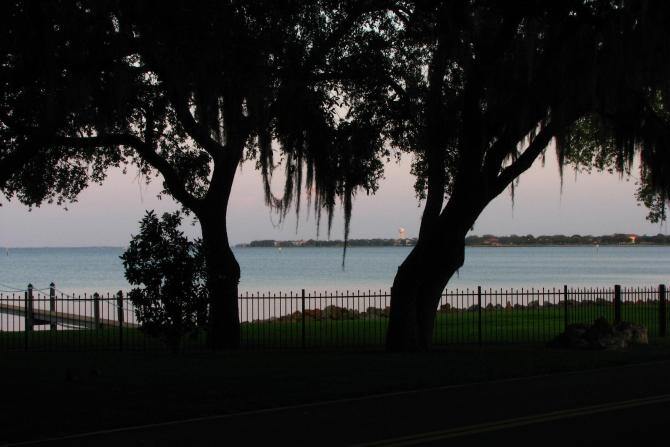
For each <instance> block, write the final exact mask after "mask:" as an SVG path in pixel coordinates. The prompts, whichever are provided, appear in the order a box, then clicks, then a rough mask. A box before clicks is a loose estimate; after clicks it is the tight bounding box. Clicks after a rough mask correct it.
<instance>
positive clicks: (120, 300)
mask: <svg viewBox="0 0 670 447" xmlns="http://www.w3.org/2000/svg"><path fill="white" fill-rule="evenodd" d="M116 312H117V314H118V320H119V351H123V292H122V291H121V290H119V292H118V293H117V294H116Z"/></svg>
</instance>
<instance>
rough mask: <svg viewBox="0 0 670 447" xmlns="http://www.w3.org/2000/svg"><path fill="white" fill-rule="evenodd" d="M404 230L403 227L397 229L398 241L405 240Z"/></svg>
mask: <svg viewBox="0 0 670 447" xmlns="http://www.w3.org/2000/svg"><path fill="white" fill-rule="evenodd" d="M406 237H407V236H405V229H404V228H403V227H400V228H398V239H401V240H405V238H406Z"/></svg>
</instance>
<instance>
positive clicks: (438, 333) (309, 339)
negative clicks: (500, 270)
mask: <svg viewBox="0 0 670 447" xmlns="http://www.w3.org/2000/svg"><path fill="white" fill-rule="evenodd" d="M613 314H614V310H613V306H612V305H611V304H610V305H607V304H593V305H579V306H570V307H569V308H568V321H569V322H570V323H578V322H579V323H589V322H593V320H595V319H596V318H598V317H605V318H607V319H609V320H610V321H611V320H612V319H613ZM622 317H623V319H624V320H625V321H630V322H634V323H639V324H644V325H645V326H646V327H647V328H648V330H649V334H650V336H652V337H654V336H656V335H658V326H659V322H658V320H659V318H658V305H657V304H655V303H644V304H628V303H627V304H624V305H623V307H622ZM480 318H481V341H482V343H484V344H490V343H543V342H547V341H549V340H550V339H552V338H554V337H555V336H556V335H558V334H559V333H560V332H561V331H562V330H563V328H564V326H565V309H564V308H563V307H561V306H553V307H535V308H532V307H525V308H518V309H510V310H506V309H484V310H482V312H481V317H480V314H479V312H477V311H476V310H475V311H452V312H442V313H438V315H437V318H436V322H435V336H434V343H435V344H436V345H438V346H445V345H453V344H477V343H478V342H479V339H480V332H479V327H480ZM387 324H388V319H387V318H384V317H374V318H360V319H323V320H315V319H310V318H307V319H306V320H305V322H304V339H303V322H302V320H301V319H300V316H299V315H298V318H297V319H293V320H291V319H275V320H261V321H255V322H247V323H242V327H241V339H242V344H243V346H245V347H247V348H252V349H267V348H273V349H274V348H302V347H306V348H318V347H326V348H327V347H379V346H383V344H384V336H385V333H386V327H387ZM120 346H122V347H123V349H125V350H141V351H146V350H164V349H166V348H165V346H164V344H163V343H162V342H161V341H160V340H158V339H156V338H153V337H149V336H146V335H145V334H144V333H143V332H142V331H140V330H138V329H124V330H123V334H122V336H120V334H119V331H118V329H100V330H66V331H53V332H52V331H33V332H31V333H29V334H26V333H24V332H2V333H0V351H16V350H30V351H49V350H55V351H75V350H85V351H91V350H109V349H112V350H115V349H119V347H120ZM204 347H205V337H204V334H202V333H201V334H198V335H197V336H196V337H194V338H190V339H186V340H185V341H184V349H186V350H201V349H203V348H204Z"/></svg>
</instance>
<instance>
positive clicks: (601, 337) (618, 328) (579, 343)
mask: <svg viewBox="0 0 670 447" xmlns="http://www.w3.org/2000/svg"><path fill="white" fill-rule="evenodd" d="M648 343H649V336H648V334H647V328H645V327H644V326H641V325H637V324H632V323H628V322H624V321H622V322H620V323H616V324H614V325H612V324H610V323H609V322H608V321H607V320H606V319H604V318H598V319H596V320H595V321H594V322H593V324H591V325H588V324H571V325H568V327H567V328H566V330H565V332H563V333H562V334H560V335H559V336H558V337H556V338H555V339H553V340H552V341H551V342H550V343H549V345H550V346H551V347H555V348H569V349H625V348H627V347H629V346H631V345H646V344H648Z"/></svg>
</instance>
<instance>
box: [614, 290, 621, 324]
mask: <svg viewBox="0 0 670 447" xmlns="http://www.w3.org/2000/svg"><path fill="white" fill-rule="evenodd" d="M617 323H621V286H620V285H619V284H616V285H615V286H614V324H617Z"/></svg>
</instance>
